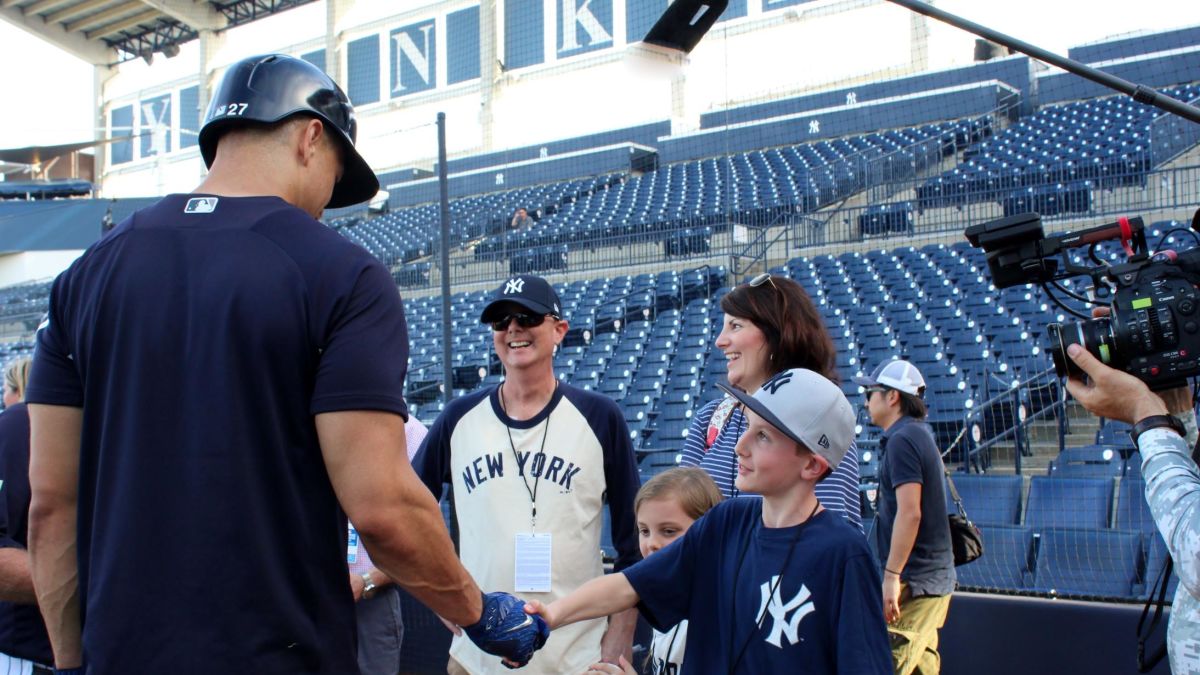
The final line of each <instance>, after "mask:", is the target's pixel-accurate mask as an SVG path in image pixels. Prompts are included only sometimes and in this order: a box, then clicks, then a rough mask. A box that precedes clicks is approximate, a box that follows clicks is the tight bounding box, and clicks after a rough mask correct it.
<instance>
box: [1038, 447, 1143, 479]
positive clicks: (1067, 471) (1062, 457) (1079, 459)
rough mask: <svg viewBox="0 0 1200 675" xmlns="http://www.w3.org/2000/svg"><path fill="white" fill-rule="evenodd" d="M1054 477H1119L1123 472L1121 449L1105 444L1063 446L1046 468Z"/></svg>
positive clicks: (1123, 461)
mask: <svg viewBox="0 0 1200 675" xmlns="http://www.w3.org/2000/svg"><path fill="white" fill-rule="evenodd" d="M1047 471H1048V473H1049V475H1050V476H1053V477H1055V478H1119V477H1120V476H1121V475H1122V474H1123V473H1124V472H1125V460H1124V459H1122V458H1121V451H1120V449H1119V448H1115V447H1112V446H1107V445H1086V446H1083V447H1080V448H1065V449H1063V451H1062V452H1060V453H1058V457H1056V458H1054V459H1053V460H1051V461H1050V465H1049V467H1048V468H1047Z"/></svg>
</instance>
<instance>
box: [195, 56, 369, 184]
mask: <svg viewBox="0 0 1200 675" xmlns="http://www.w3.org/2000/svg"><path fill="white" fill-rule="evenodd" d="M295 115H307V116H311V117H316V118H317V119H319V120H321V121H322V122H324V123H325V129H326V130H328V131H331V132H333V135H334V137H335V138H336V139H337V140H338V141H339V142H340V143H341V146H342V164H343V167H342V179H341V180H339V181H338V182H337V185H334V186H333V195H332V196H331V197H330V198H329V203H328V204H326V205H325V206H326V207H327V208H338V207H341V206H350V205H351V204H358V203H359V202H364V201H366V200H368V199H370V198H371V197H374V196H375V193H377V192H379V179H378V178H376V177H375V172H373V171H371V167H369V166H367V163H366V161H365V160H363V158H362V155H359V154H358V151H357V150H355V149H354V141H355V137H356V136H357V134H358V123H357V122H356V121H355V119H354V106H353V105H352V104H351V103H350V99H349V98H347V97H346V94H345V93H343V92H342V89H341V87H339V86H338V85H337V83H336V82H334V81H333V79H332V78H330V77H329V76H328V75H326V74H325V73H324V71H322V70H321V69H320V68H317V67H316V66H314V65H312V64H311V63H309V62H307V61H305V60H303V59H298V58H296V57H294V56H287V55H285V54H267V55H265V56H252V57H250V58H247V59H242V60H241V61H238V62H237V63H235V64H233V65H232V66H230V67H229V70H227V71H226V72H225V77H224V78H223V79H222V80H221V84H220V85H219V86H218V87H217V90H216V91H215V92H213V95H212V100H211V101H209V104H208V111H207V112H206V113H205V114H204V126H202V127H200V155H201V156H202V157H204V165H205V166H209V167H211V166H212V163H213V159H214V158H215V157H216V156H217V141H218V140H219V139H220V138H221V134H223V133H225V132H226V131H227V130H229V129H231V128H234V127H238V126H245V125H247V124H273V123H275V122H282V121H283V120H285V119H288V118H289V117H293V116H295Z"/></svg>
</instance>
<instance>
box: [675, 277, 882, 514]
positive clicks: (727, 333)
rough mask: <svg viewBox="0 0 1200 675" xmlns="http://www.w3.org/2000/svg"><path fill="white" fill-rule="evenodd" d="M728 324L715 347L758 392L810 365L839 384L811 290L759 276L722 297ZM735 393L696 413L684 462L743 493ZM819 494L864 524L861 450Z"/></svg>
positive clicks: (741, 421)
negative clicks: (860, 491)
mask: <svg viewBox="0 0 1200 675" xmlns="http://www.w3.org/2000/svg"><path fill="white" fill-rule="evenodd" d="M721 309H722V310H723V311H724V312H725V321H724V325H723V327H722V330H721V334H720V335H718V336H717V341H716V346H717V348H718V349H720V350H721V351H722V352H723V353H724V354H725V358H726V360H727V361H726V362H727V365H726V368H727V377H728V379H729V383H730V384H731V385H733V386H735V387H738V388H740V389H743V390H745V391H746V392H747V393H751V394H753V393H754V392H756V391H758V389H759V388H760V387H762V386H763V384H764V383H766V382H767V381H768V380H769V379H771V377H773V376H774V375H776V374H777V373H781V372H783V371H785V370H788V369H791V368H807V369H809V370H813V371H816V372H818V373H821V374H822V375H824V376H825V377H827V378H829V380H831V381H832V382H834V383H837V382H838V379H839V378H838V375H837V368H836V366H835V365H834V361H835V359H834V357H835V355H834V347H833V341H832V340H831V339H830V337H829V332H828V331H827V330H826V329H825V324H824V323H823V322H822V321H821V316H820V314H818V313H817V308H816V306H815V305H814V304H813V301H812V299H811V298H810V297H809V296H808V293H806V292H805V291H804V289H803V288H802V287H801V286H800V284H798V283H796V282H794V281H792V280H791V279H788V278H786V277H779V276H770V275H766V274H764V275H761V276H759V277H756V278H755V279H754V280H753V281H751V282H750V283H748V284H743V285H741V286H738V287H737V288H734V289H733V290H731V291H730V292H729V293H728V294H726V295H725V297H723V298H722V299H721ZM735 404H736V400H735V399H734V398H733V397H730V396H726V397H723V398H720V399H717V400H714V401H710V402H708V403H707V404H705V405H704V407H702V408H700V411H699V412H698V413H696V415H695V416H694V417H693V418H692V424H691V427H690V429H689V430H688V435H687V438H686V439H685V440H684V446H683V458H682V460H681V461H680V464H682V465H683V466H698V467H700V468H702V469H704V470H705V471H707V472H708V474H709V475H710V476H712V479H713V481H715V482H716V484H717V487H718V488H720V490H721V494H722V495H724V496H725V497H737V496H740V494H741V493H740V491H739V490H738V489H737V487H736V486H735V485H734V482H735V480H736V478H737V473H738V461H737V455H735V454H734V451H733V449H734V446H736V445H737V442H738V439H739V438H741V436H742V433H744V432H745V430H746V427H747V425H748V423H747V421H746V418H745V416H744V414H743V413H742V411H741V409H740V408H739V407H738V406H737V405H735ZM816 494H817V498H818V499H819V500H820V501H821V504H822V505H823V506H824V507H825V508H826V509H829V510H830V511H835V512H837V513H840V514H842V515H843V516H845V518H846V520H847V521H848V522H849V523H850V524H851V525H854V526H855V527H857V528H858V529H860V530H861V529H862V513H861V511H860V508H859V499H858V449H857V448H856V447H855V446H854V445H851V446H850V451H849V452H847V453H846V456H845V458H844V459H842V461H841V463H839V464H838V465H837V468H835V469H834V471H833V473H832V474H830V475H829V476H828V477H826V478H825V480H823V481H821V482H820V483H817V486H816Z"/></svg>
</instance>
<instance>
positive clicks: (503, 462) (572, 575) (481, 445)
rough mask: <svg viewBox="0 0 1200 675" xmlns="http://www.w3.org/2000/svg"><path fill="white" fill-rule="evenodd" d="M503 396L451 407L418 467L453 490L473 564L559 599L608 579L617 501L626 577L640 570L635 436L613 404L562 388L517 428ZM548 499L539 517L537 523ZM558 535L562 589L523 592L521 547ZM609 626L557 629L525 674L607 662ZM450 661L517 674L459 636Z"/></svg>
mask: <svg viewBox="0 0 1200 675" xmlns="http://www.w3.org/2000/svg"><path fill="white" fill-rule="evenodd" d="M497 391H498V389H497V388H489V389H486V390H483V391H479V392H474V393H472V394H469V395H467V396H464V397H462V398H459V399H457V400H455V401H453V402H451V403H450V405H449V406H447V408H446V410H445V411H444V412H443V413H442V415H441V416H440V417H438V419H437V421H435V422H434V424H433V427H432V428H430V430H429V435H428V436H427V437H426V439H425V443H424V444H423V445H422V447H421V449H420V450H419V451H418V453H417V456H416V457H415V458H414V460H413V465H414V467H415V468H416V470H417V473H418V474H419V475H420V476H421V479H422V481H424V483H425V484H426V485H427V486H428V487H429V489H430V491H431V492H433V494H434V495H436V496H439V497H440V496H441V494H442V492H443V485H444V484H450V485H451V486H452V488H453V494H454V500H455V508H456V510H457V516H458V527H459V548H460V551H459V553H460V556H461V557H462V561H463V565H464V566H465V567H466V568H467V570H468V571H469V572H470V573H471V575H472V576H473V577H474V578H475V581H476V582H477V583H478V584H479V585H480V587H481V588H482V589H483V590H484V591H507V592H510V593H515V594H516V595H518V596H520V597H523V598H528V599H535V600H541V601H543V602H550V601H552V600H555V599H558V598H561V597H563V596H565V595H567V594H568V593H570V592H571V591H573V590H575V589H576V588H578V587H579V586H580V585H582V584H583V583H584V582H586V581H588V580H589V579H592V578H594V577H598V576H600V575H601V574H603V573H604V572H603V568H602V564H601V563H602V561H601V554H600V535H601V528H602V526H603V510H604V504H605V502H606V501H607V502H608V504H609V508H610V511H611V515H612V530H613V532H612V535H613V543H614V546H615V547H616V549H617V553H618V559H617V563H616V569H617V570H618V571H619V570H622V569H624V568H625V567H628V566H629V565H631V564H633V563H634V562H637V560H638V559H639V557H640V556H639V554H638V546H637V529H636V525H635V518H634V513H633V499H634V496H635V495H636V493H637V490H638V487H639V479H638V475H637V466H636V459H635V458H634V454H633V448H632V446H631V445H630V438H629V432H628V428H627V427H626V425H625V420H624V418H623V417H622V415H621V412H620V410H619V409H618V408H617V406H616V404H615V403H613V402H612V400H610V399H608V398H606V397H604V396H601V395H598V394H595V393H593V392H589V391H585V390H583V389H577V388H575V387H571V386H570V385H566V384H560V385H559V387H558V389H557V390H556V391H555V393H554V396H553V397H552V399H551V400H550V403H549V404H548V405H547V406H546V408H545V409H543V410H542V411H541V412H540V413H538V414H537V415H536V416H534V417H533V418H532V419H529V420H520V421H517V420H513V419H510V418H509V417H508V415H506V414H505V413H504V410H503V409H502V408H501V406H500V400H499V397H498V395H497ZM535 496H536V503H537V516H536V519H535V518H534V517H533V513H534V510H533V505H534V497H535ZM530 533H536V534H546V533H548V534H550V536H551V554H550V558H551V563H550V571H551V579H550V591H549V592H545V593H534V592H517V591H516V589H515V587H514V582H515V576H514V574H515V566H516V565H515V560H516V548H517V546H516V540H517V537H518V535H525V534H530ZM604 629H605V621H604V620H603V619H598V620H594V621H588V622H582V623H578V624H575V625H572V626H568V627H564V628H560V629H558V630H555V631H554V632H553V633H552V634H551V636H550V639H549V641H548V642H547V643H546V646H545V647H543V648H542V649H541V650H540V651H539V652H538V653H537V654H535V655H534V658H533V660H532V661H531V662H530V664H529V665H528V666H526V667H525V668H524V669H522V672H530V673H544V674H546V675H551V674H554V675H558V674H560V673H581V672H583V671H585V670H587V666H588V665H589V664H592V663H595V662H596V661H598V660H599V658H600V638H601V637H602V636H603V635H604ZM450 653H451V654H452V655H453V656H454V658H455V659H456V660H458V662H459V663H461V664H462V665H463V666H464V667H465V668H467V670H469V671H470V672H472V673H489V672H507V671H506V669H504V668H503V666H502V665H501V664H500V660H499V659H498V658H496V657H493V656H489V655H487V654H485V653H483V652H482V651H480V650H479V649H477V648H476V647H475V645H474V644H472V643H471V641H470V640H469V639H467V638H466V637H457V638H455V639H454V642H453V643H452V645H451V648H450Z"/></svg>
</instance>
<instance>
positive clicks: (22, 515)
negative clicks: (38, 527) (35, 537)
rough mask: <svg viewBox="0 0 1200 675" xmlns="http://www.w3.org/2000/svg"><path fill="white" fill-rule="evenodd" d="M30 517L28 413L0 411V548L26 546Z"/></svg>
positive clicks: (21, 408) (19, 408) (21, 407)
mask: <svg viewBox="0 0 1200 675" xmlns="http://www.w3.org/2000/svg"><path fill="white" fill-rule="evenodd" d="M28 520H29V414H28V413H27V412H26V410H25V406H24V405H20V404H18V405H16V406H13V407H12V408H10V409H8V410H5V411H4V412H3V413H0V548H19V549H24V548H25V541H26V540H27V538H28V534H27V532H26V530H27V525H26V524H27V522H28Z"/></svg>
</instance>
